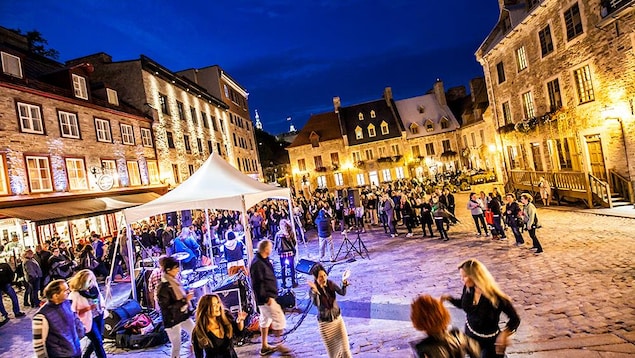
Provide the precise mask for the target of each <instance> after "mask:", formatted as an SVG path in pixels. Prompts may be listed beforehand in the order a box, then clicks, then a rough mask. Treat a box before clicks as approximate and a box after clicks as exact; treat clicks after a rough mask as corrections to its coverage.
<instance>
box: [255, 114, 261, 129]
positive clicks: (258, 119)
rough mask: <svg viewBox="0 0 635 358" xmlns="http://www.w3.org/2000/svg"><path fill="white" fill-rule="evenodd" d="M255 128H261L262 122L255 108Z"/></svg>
mask: <svg viewBox="0 0 635 358" xmlns="http://www.w3.org/2000/svg"><path fill="white" fill-rule="evenodd" d="M256 128H258V129H260V130H262V122H261V121H260V115H258V110H256Z"/></svg>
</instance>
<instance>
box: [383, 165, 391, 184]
mask: <svg viewBox="0 0 635 358" xmlns="http://www.w3.org/2000/svg"><path fill="white" fill-rule="evenodd" d="M381 177H382V178H384V180H383V181H392V175H391V173H390V169H389V168H387V169H382V170H381Z"/></svg>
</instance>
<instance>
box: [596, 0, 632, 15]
mask: <svg viewBox="0 0 635 358" xmlns="http://www.w3.org/2000/svg"><path fill="white" fill-rule="evenodd" d="M626 7H635V0H604V1H602V4H601V6H600V16H601V17H602V18H603V19H604V18H606V17H608V16H610V15H612V14H614V13H616V12H617V11H619V10H622V9H624V8H626Z"/></svg>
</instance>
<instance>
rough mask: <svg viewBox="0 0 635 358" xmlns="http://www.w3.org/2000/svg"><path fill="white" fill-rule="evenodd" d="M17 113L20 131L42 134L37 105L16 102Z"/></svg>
mask: <svg viewBox="0 0 635 358" xmlns="http://www.w3.org/2000/svg"><path fill="white" fill-rule="evenodd" d="M18 113H19V115H20V129H21V130H22V132H24V133H34V134H44V125H43V123H42V113H41V111H40V107H39V106H35V105H32V104H26V103H20V102H18Z"/></svg>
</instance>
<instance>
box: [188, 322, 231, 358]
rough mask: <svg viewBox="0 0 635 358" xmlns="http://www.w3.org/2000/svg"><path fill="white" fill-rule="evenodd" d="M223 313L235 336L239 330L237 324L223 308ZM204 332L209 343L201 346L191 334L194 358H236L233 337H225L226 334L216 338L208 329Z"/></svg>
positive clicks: (194, 335)
mask: <svg viewBox="0 0 635 358" xmlns="http://www.w3.org/2000/svg"><path fill="white" fill-rule="evenodd" d="M225 314H226V315H228V316H227V318H229V321H230V323H231V325H232V327H233V331H234V336H235V335H236V333H238V332H239V330H238V324H237V323H236V321H235V320H234V319H233V317H232V315H231V313H230V312H229V311H227V310H225ZM205 333H207V339H209V341H210V343H211V345H210V346H208V347H201V345H200V344H199V342H198V339H197V338H196V334H192V346H193V347H194V355H195V356H196V358H238V355H237V354H236V351H235V350H234V341H233V338H231V337H227V335H225V336H224V337H223V338H218V337H216V336H215V335H214V334H213V333H212V332H209V331H208V332H205Z"/></svg>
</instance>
